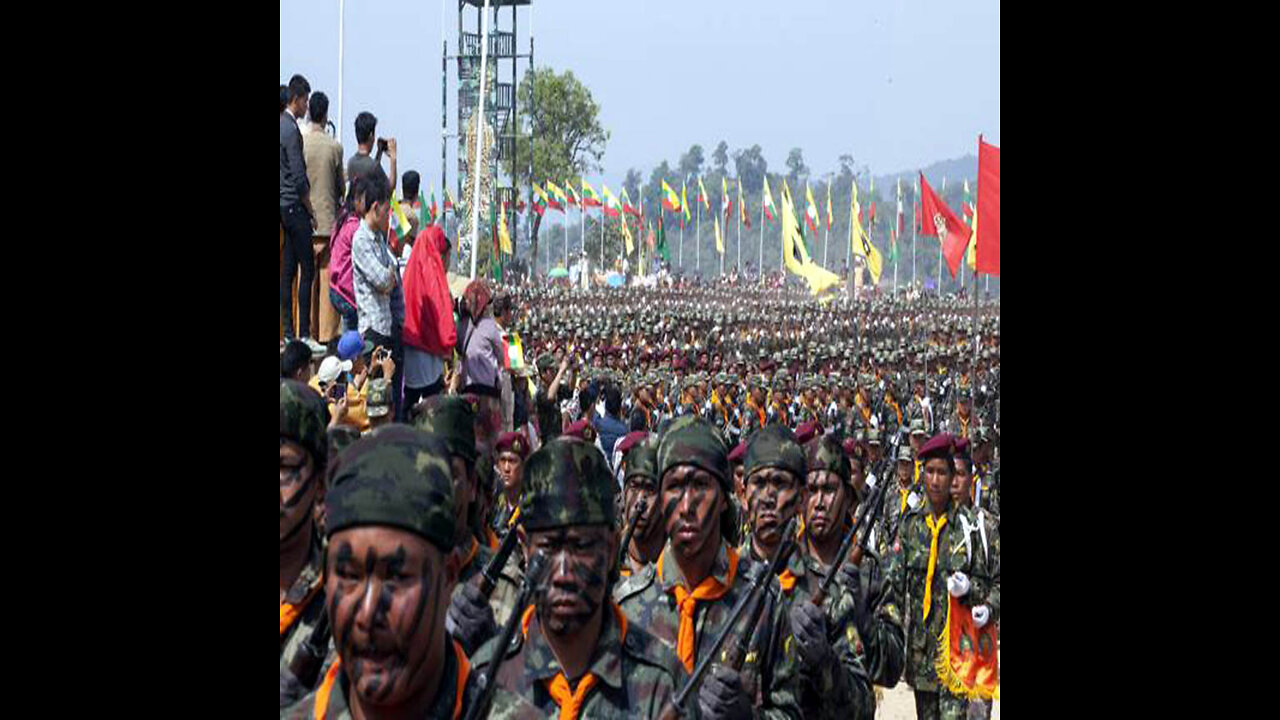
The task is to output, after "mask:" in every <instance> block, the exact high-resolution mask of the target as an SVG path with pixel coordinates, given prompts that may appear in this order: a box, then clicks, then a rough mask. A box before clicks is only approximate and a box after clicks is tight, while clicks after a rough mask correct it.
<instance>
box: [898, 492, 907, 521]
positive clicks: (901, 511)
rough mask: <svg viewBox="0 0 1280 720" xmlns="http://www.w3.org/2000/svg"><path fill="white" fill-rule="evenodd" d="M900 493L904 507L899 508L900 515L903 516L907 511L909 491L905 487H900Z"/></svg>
mask: <svg viewBox="0 0 1280 720" xmlns="http://www.w3.org/2000/svg"><path fill="white" fill-rule="evenodd" d="M898 493H899V494H900V495H902V505H900V506H899V507H898V514H899V515H901V514H902V513H904V512H906V510H907V489H906V488H904V487H899V488H898Z"/></svg>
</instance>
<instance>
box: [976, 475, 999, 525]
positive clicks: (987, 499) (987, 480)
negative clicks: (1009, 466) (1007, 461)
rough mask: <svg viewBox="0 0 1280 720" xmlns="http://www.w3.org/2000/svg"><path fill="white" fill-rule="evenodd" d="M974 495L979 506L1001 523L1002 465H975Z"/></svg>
mask: <svg viewBox="0 0 1280 720" xmlns="http://www.w3.org/2000/svg"><path fill="white" fill-rule="evenodd" d="M974 478H975V480H974V483H973V497H974V500H975V502H976V503H977V505H978V507H980V508H982V509H983V510H986V511H987V512H988V513H991V514H992V515H994V516H995V517H994V518H993V520H994V521H995V522H996V524H997V525H999V523H1000V466H999V465H995V466H992V465H990V464H988V465H986V466H985V467H983V466H978V467H975V472H974Z"/></svg>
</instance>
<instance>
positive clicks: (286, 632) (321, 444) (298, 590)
mask: <svg viewBox="0 0 1280 720" xmlns="http://www.w3.org/2000/svg"><path fill="white" fill-rule="evenodd" d="M327 424H328V410H327V409H326V407H325V404H324V401H323V400H322V399H321V398H320V396H319V395H318V394H317V393H316V392H315V391H314V390H312V389H311V388H310V387H308V386H306V385H304V384H302V383H300V382H296V381H294V380H281V381H280V437H281V438H287V439H290V440H293V441H295V442H297V443H298V444H299V445H302V446H303V447H304V448H305V449H306V450H307V452H309V453H310V454H311V457H312V462H313V463H314V468H315V469H314V471H313V472H314V473H315V475H314V476H313V478H312V480H311V482H313V483H321V482H323V477H324V472H325V465H326V463H327V460H328V458H329V437H328V434H327V433H326V430H325V426H326V425H327ZM323 575H324V541H323V539H322V538H321V537H320V535H319V533H318V532H317V531H316V529H314V527H313V530H312V534H311V545H310V548H309V549H308V551H307V562H306V565H304V566H303V568H302V572H301V573H300V574H299V575H298V578H297V579H296V580H294V582H293V585H291V586H290V587H289V590H288V592H286V593H285V597H284V603H283V604H282V605H281V628H280V704H281V706H282V707H283V706H284V705H287V704H288V703H290V702H292V701H294V700H296V699H298V698H299V697H301V696H302V695H303V694H305V692H306V691H308V690H311V688H305V687H302V686H300V685H299V684H298V682H297V680H296V678H294V676H293V673H292V672H290V671H289V666H290V665H291V664H292V663H293V662H294V659H295V656H296V655H297V654H298V652H299V648H300V647H301V646H302V644H303V643H304V642H305V641H307V640H309V639H310V638H311V635H312V633H313V632H314V631H315V628H316V625H317V624H318V623H319V622H320V618H321V616H322V615H323V614H324V584H323V583H324V577H323ZM285 605H288V606H289V608H288V609H286V607H285ZM299 606H301V607H299ZM286 612H288V613H289V614H290V615H293V619H292V621H289V622H287V623H286V617H285V614H286Z"/></svg>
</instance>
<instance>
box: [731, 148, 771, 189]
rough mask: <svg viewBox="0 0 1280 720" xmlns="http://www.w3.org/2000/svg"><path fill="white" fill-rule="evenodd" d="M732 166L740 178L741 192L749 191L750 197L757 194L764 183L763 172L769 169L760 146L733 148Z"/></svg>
mask: <svg viewBox="0 0 1280 720" xmlns="http://www.w3.org/2000/svg"><path fill="white" fill-rule="evenodd" d="M733 167H734V172H736V173H737V175H738V177H739V178H740V179H741V180H742V192H744V193H749V194H750V195H751V196H752V197H756V196H758V195H759V194H760V192H761V190H760V188H761V187H762V186H763V185H764V176H765V173H767V172H768V171H769V163H768V161H766V160H765V159H764V155H763V154H762V151H761V150H760V146H759V145H752V146H751V147H750V148H747V149H745V150H735V151H734V153H733Z"/></svg>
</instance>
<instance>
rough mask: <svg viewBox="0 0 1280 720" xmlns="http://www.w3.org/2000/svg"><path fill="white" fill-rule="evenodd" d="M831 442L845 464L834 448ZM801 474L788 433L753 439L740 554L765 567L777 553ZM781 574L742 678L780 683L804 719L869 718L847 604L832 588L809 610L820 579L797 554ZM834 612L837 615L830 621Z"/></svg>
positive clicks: (773, 428) (778, 429) (772, 429)
mask: <svg viewBox="0 0 1280 720" xmlns="http://www.w3.org/2000/svg"><path fill="white" fill-rule="evenodd" d="M829 442H830V443H831V444H832V446H833V447H834V448H835V451H836V452H838V453H840V456H841V457H843V451H842V450H841V449H840V447H839V445H836V444H835V441H834V440H829ZM846 467H847V466H846ZM805 468H806V462H805V456H804V453H803V451H802V450H801V449H800V446H799V445H797V444H796V442H795V435H794V434H793V433H792V432H791V431H790V430H788V429H787V428H785V427H782V426H778V425H767V426H765V427H764V429H762V430H761V431H760V432H758V433H756V435H755V436H754V437H752V439H751V443H750V444H749V445H748V446H747V455H746V463H745V471H746V488H747V507H748V514H749V516H750V518H751V536H750V537H749V538H748V539H747V540H746V541H744V543H743V546H742V549H741V551H742V552H743V554H744V555H745V554H749V555H750V556H751V557H752V559H753V560H756V561H760V562H764V561H767V560H769V559H771V558H772V557H773V556H774V554H775V553H776V552H777V551H778V549H779V547H780V545H781V544H782V540H783V538H782V536H781V534H780V533H781V532H782V530H783V528H784V527H785V525H786V522H787V520H789V519H790V518H791V517H793V516H794V515H795V514H797V512H800V511H801V509H802V500H803V497H804V496H803V486H802V485H801V483H802V482H804V478H805ZM846 475H847V473H846ZM841 526H843V525H841ZM807 530H808V528H807V526H806V531H807ZM800 539H801V541H802V543H801V548H800V549H799V550H802V549H803V540H804V537H803V536H802V537H801V538H800ZM837 542H838V539H837ZM784 568H785V569H784V570H783V571H782V573H781V575H780V576H779V578H778V581H779V585H780V587H781V590H782V597H781V598H779V599H777V600H775V599H774V598H772V597H770V598H769V600H768V601H767V602H768V603H770V605H773V604H776V606H777V609H776V612H774V611H772V610H770V611H766V612H767V613H768V615H769V616H770V617H773V618H774V621H773V623H772V624H771V625H769V626H766V627H765V628H764V629H762V630H761V631H760V632H759V640H758V643H757V647H758V652H757V653H756V654H755V657H752V656H751V655H748V657H747V660H746V663H745V664H744V666H743V672H744V673H746V672H752V673H755V674H756V675H758V676H759V677H760V679H761V684H765V685H767V684H769V683H770V682H774V678H776V677H778V676H782V677H784V678H785V679H786V681H787V682H790V683H791V684H792V686H793V692H794V695H795V697H796V698H797V700H798V702H799V704H800V707H801V710H802V712H803V715H804V717H813V718H820V717H854V718H860V717H865V718H871V717H872V716H873V715H874V714H875V697H874V695H873V694H872V691H871V683H870V681H869V680H868V678H867V673H866V671H865V670H864V666H863V662H862V658H863V655H864V652H863V645H862V641H861V639H860V638H859V635H858V631H857V629H856V628H855V626H854V623H853V613H852V609H853V608H852V603H849V602H843V603H842V602H841V600H842V599H843V598H842V596H841V593H840V591H839V588H837V590H836V591H835V592H833V596H832V597H831V598H829V599H828V600H827V601H826V605H825V606H824V607H818V606H816V605H814V604H813V603H812V602H811V601H810V597H811V593H812V592H813V591H815V590H816V589H817V587H818V585H819V583H820V582H821V580H822V577H823V576H822V575H815V574H814V573H813V572H812V571H811V570H810V568H809V565H808V564H807V563H806V559H805V556H804V555H803V554H802V553H801V552H799V551H798V552H797V553H795V554H792V555H791V557H790V558H788V560H787V564H786V565H785V566H784ZM836 608H840V614H839V615H834V614H830V612H829V611H833V610H835V609H836ZM788 630H790V633H788ZM789 635H793V636H794V637H793V638H792V637H788V636H789Z"/></svg>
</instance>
